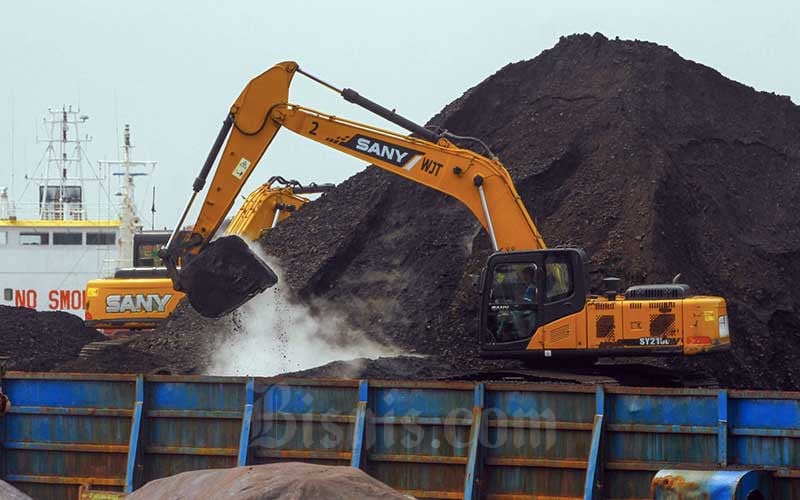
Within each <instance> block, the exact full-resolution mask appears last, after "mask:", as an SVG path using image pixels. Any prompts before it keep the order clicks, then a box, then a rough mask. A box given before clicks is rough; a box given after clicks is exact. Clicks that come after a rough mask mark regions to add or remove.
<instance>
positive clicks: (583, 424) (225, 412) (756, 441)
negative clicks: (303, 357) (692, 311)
mask: <svg viewBox="0 0 800 500" xmlns="http://www.w3.org/2000/svg"><path fill="white" fill-rule="evenodd" d="M2 382H3V390H4V391H5V392H6V393H8V395H9V397H10V398H11V401H12V404H13V406H12V409H11V412H10V413H9V414H7V415H6V416H5V417H3V418H2V420H0V433H1V434H0V441H2V450H1V451H0V453H1V454H0V467H1V469H0V473H1V474H2V478H3V479H4V480H6V481H9V482H11V483H12V484H14V485H15V486H17V487H18V488H20V489H22V490H23V491H26V492H28V493H29V494H31V495H32V496H34V497H35V498H53V499H55V498H77V497H78V488H79V486H80V485H82V484H90V485H92V486H93V487H94V488H95V489H102V490H116V491H131V490H133V489H135V488H137V487H139V486H141V485H142V484H144V483H145V482H147V481H150V480H152V479H156V478H160V477H165V476H169V475H172V474H176V473H178V472H182V471H186V470H192V469H202V468H210V467H232V466H236V465H245V464H257V463H269V462H277V461H286V460H295V461H297V460H300V461H309V462H317V463H325V464H339V465H347V464H350V465H353V466H356V467H361V468H363V469H364V470H366V471H367V472H368V473H370V474H371V475H373V476H375V477H376V478H378V479H380V480H381V481H383V482H385V483H387V484H389V485H390V486H393V487H394V488H397V489H399V490H403V491H406V492H408V493H410V494H413V495H414V496H417V497H419V498H470V499H474V498H490V499H498V500H512V499H517V498H559V499H567V498H613V499H623V498H624V499H635V498H649V497H650V481H651V479H652V478H653V476H654V475H655V473H656V472H657V471H658V470H660V469H705V470H710V469H761V468H765V469H768V470H769V471H770V473H771V474H772V475H773V476H774V481H773V483H774V484H773V492H775V493H776V497H777V498H782V499H783V498H785V499H800V394H798V393H779V392H751V391H730V392H728V391H718V390H696V389H691V390H689V389H649V388H648V389H644V388H625V387H613V386H611V387H600V386H598V387H594V386H565V385H555V384H552V385H551V384H514V383H487V384H483V383H477V384H476V383H467V382H452V383H450V382H448V383H442V382H402V381H366V380H362V381H358V380H310V379H293V380H292V379H280V378H255V379H253V378H235V377H173V376H136V375H69V374H47V373H15V372H12V373H9V374H7V376H6V378H4V379H3V381H2Z"/></svg>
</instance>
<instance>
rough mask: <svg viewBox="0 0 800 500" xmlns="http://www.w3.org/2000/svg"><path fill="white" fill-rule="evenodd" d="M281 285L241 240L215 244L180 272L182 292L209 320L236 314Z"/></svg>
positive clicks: (233, 238)
mask: <svg viewBox="0 0 800 500" xmlns="http://www.w3.org/2000/svg"><path fill="white" fill-rule="evenodd" d="M277 282H278V276H277V275H276V274H275V272H274V271H273V270H272V269H270V267H269V266H268V265H267V264H266V263H265V262H264V261H263V260H261V259H260V258H259V257H258V256H257V255H256V254H255V253H253V251H252V250H250V248H249V247H248V246H247V243H245V242H244V240H242V239H241V238H239V237H238V236H226V237H224V238H219V239H217V240H214V241H212V242H211V243H209V245H208V246H207V247H206V248H205V249H203V251H201V252H200V253H199V254H197V255H196V256H194V257H193V258H192V259H191V260H190V261H189V262H188V263H187V264H185V265H184V266H183V268H182V269H181V271H180V283H181V289H182V290H183V291H184V292H185V293H186V296H187V297H188V298H189V303H190V304H192V307H193V308H194V309H195V310H196V311H197V312H199V313H200V314H202V315H203V316H205V317H207V318H218V317H220V316H223V315H225V314H228V313H229V312H231V311H233V310H234V309H236V308H237V307H239V306H240V305H242V304H244V303H245V302H247V301H248V300H250V299H251V298H253V297H254V296H255V295H258V294H259V293H261V292H263V291H264V290H266V289H267V288H269V287H271V286H273V285H275V284H276V283H277Z"/></svg>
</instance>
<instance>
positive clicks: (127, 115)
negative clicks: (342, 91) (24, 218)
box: [0, 0, 800, 227]
mask: <svg viewBox="0 0 800 500" xmlns="http://www.w3.org/2000/svg"><path fill="white" fill-rule="evenodd" d="M798 5H800V3H798V2H796V1H785V2H763V1H762V2H752V1H699V0H695V1H686V2H679V1H665V2H642V1H641V0H639V1H616V2H613V1H603V2H598V1H584V2H569V1H561V2H537V1H499V0H496V1H493V2H486V1H481V2H479V1H471V0H462V1H450V0H437V1H430V0H428V1H413V0H408V1H406V2H380V1H375V0H372V1H348V0H342V1H339V2H329V1H298V0H296V1H293V2H270V1H266V0H248V1H235V2H211V1H206V2H203V1H200V0H193V1H164V0H159V1H155V0H135V1H126V2H120V1H110V0H106V1H101V0H96V1H86V0H83V1H82V0H72V1H69V2H67V1H55V0H53V1H36V0H29V1H20V0H14V1H10V0H5V1H4V2H3V4H2V7H3V9H2V19H0V63H1V66H0V67H2V73H1V74H0V185H7V186H10V185H11V184H12V178H11V172H12V168H13V171H14V173H15V178H14V182H13V188H14V189H13V191H14V192H13V193H12V194H13V195H14V196H15V197H17V198H18V197H19V196H20V194H21V193H22V190H23V188H24V184H25V182H24V178H23V176H24V175H25V174H26V173H28V174H30V173H32V172H33V170H34V168H35V167H36V164H37V163H38V162H39V160H40V158H41V156H42V153H43V145H42V144H37V143H36V128H37V124H39V123H40V122H41V119H42V117H43V116H44V115H45V113H46V111H47V108H48V107H53V108H55V107H59V108H60V107H61V105H64V104H67V105H69V104H72V105H74V106H78V105H79V106H80V108H81V111H82V112H83V113H84V114H87V115H89V116H90V117H91V118H90V120H89V121H88V122H87V124H86V126H85V128H84V132H86V133H89V134H90V135H91V136H92V137H93V141H92V142H91V143H90V144H88V145H87V152H88V156H89V158H90V160H91V161H92V162H97V161H98V160H103V159H109V160H111V159H116V158H117V157H118V144H119V143H120V140H121V139H120V137H119V134H121V132H122V126H123V124H125V123H130V124H131V127H132V129H133V142H134V144H135V146H136V150H135V158H136V159H140V160H156V161H158V166H157V168H156V170H155V172H154V174H153V176H152V177H149V178H146V179H143V180H140V182H139V187H138V189H137V196H138V199H137V201H138V202H139V205H140V208H143V209H144V210H145V213H143V214H142V215H143V219H144V220H146V221H147V225H148V226H149V213H146V211H147V210H149V207H150V186H152V185H153V184H154V183H155V184H156V185H157V186H158V193H157V199H156V204H157V209H158V214H157V216H156V225H157V226H162V227H163V226H170V227H171V226H172V225H174V223H175V222H176V220H177V218H178V215H179V212H180V210H181V209H182V207H183V206H184V204H185V202H186V200H188V197H189V194H190V190H191V183H192V180H193V179H194V177H195V176H196V174H197V171H198V170H199V168H200V166H201V165H202V162H203V160H204V159H205V157H206V155H207V153H208V150H209V148H210V146H211V143H212V142H213V140H214V137H215V135H216V133H217V130H218V128H219V126H220V123H221V120H222V119H223V118H224V116H225V113H226V112H227V110H228V108H229V107H230V104H231V103H232V102H233V100H234V99H235V98H236V97H237V95H238V94H239V92H240V91H241V89H242V88H243V87H244V85H245V84H246V83H247V81H248V80H249V79H250V78H252V77H253V76H255V75H257V74H258V73H260V72H262V71H264V70H265V69H267V68H269V67H270V66H272V65H273V64H275V63H276V62H279V61H284V60H295V61H298V62H299V63H300V65H301V66H302V67H303V68H304V69H306V70H307V71H310V72H312V73H314V74H316V75H318V76H320V77H322V78H323V79H326V80H328V81H330V82H332V83H334V84H336V85H338V86H340V87H351V88H354V89H356V90H358V91H359V92H361V93H362V95H365V96H367V97H369V98H371V99H373V100H376V101H378V102H380V103H382V104H384V105H385V106H387V107H389V108H397V111H398V112H399V113H401V114H404V115H406V116H408V117H409V118H412V119H413V120H415V121H418V122H425V121H426V120H427V119H428V118H430V117H431V116H432V115H434V114H435V113H436V112H437V111H439V110H440V109H441V108H442V107H443V106H444V105H445V104H447V103H449V102H450V101H452V100H453V99H455V98H456V97H458V96H459V95H461V93H462V92H463V91H464V90H466V89H468V88H469V87H471V86H473V85H475V84H476V83H478V82H480V81H481V80H483V79H484V78H486V77H487V76H489V75H490V74H492V73H494V72H495V71H496V70H497V69H499V68H500V67H502V66H503V65H505V64H507V63H509V62H515V61H519V60H523V59H530V58H533V57H535V56H536V55H537V54H539V53H540V52H541V51H542V50H544V49H547V48H549V47H552V46H553V45H554V44H555V43H556V42H557V41H558V38H559V36H561V35H567V34H572V33H582V32H588V33H594V32H597V31H599V32H601V33H603V34H605V35H606V36H608V37H609V38H613V37H615V36H619V37H620V38H626V39H640V40H648V41H653V42H656V43H659V44H664V45H668V46H669V47H671V48H673V49H674V50H676V51H677V52H678V53H679V54H680V55H681V56H683V57H685V58H688V59H692V60H694V61H697V62H700V63H702V64H705V65H707V66H711V67H713V68H715V69H717V70H718V71H720V72H721V73H722V74H724V75H725V76H727V77H729V78H732V79H734V80H737V81H740V82H742V83H745V84H747V85H751V86H753V87H755V88H756V89H758V90H766V91H772V92H776V93H779V94H784V95H789V96H792V97H793V100H794V102H795V103H797V102H798V96H800V69H799V68H800V66H799V65H800V57H799V56H798V49H800V29H798V28H800V26H798V19H800V16H798V14H800V7H798ZM290 100H291V101H292V102H294V103H298V104H303V105H306V106H310V107H312V108H316V109H320V110H322V111H326V112H330V113H331V114H336V115H339V116H345V117H349V118H353V119H356V120H359V121H364V122H367V123H370V124H375V125H379V126H384V127H385V126H386V123H385V122H383V121H382V120H381V119H379V118H377V117H373V116H371V115H369V114H367V113H366V112H363V111H360V110H359V109H358V108H355V107H354V106H352V105H350V104H347V103H345V102H343V101H342V100H341V98H339V97H338V96H336V95H335V94H333V93H331V92H330V91H327V90H324V89H322V88H321V87H318V86H315V85H314V84H311V83H310V82H308V81H307V80H305V79H302V78H295V80H294V84H293V88H292V93H291V96H290ZM388 128H391V127H388ZM39 130H40V131H39V135H40V136H42V135H44V134H43V129H41V128H40V129H39ZM12 137H13V141H12ZM12 142H13V147H12ZM364 166H365V164H363V163H361V162H359V161H358V160H355V159H352V158H349V157H347V156H345V155H343V154H341V153H338V152H336V151H333V150H331V149H328V148H324V147H323V146H320V145H318V144H315V143H312V142H310V141H306V140H304V139H301V138H298V137H297V136H294V135H293V134H292V133H291V132H288V131H282V132H281V133H279V134H278V137H277V139H276V140H275V142H274V143H273V146H272V147H271V148H270V150H269V151H268V152H267V154H266V155H265V156H264V158H263V160H262V163H261V164H260V166H259V168H258V169H257V170H256V171H255V172H254V173H253V175H252V176H251V178H250V182H249V183H248V185H247V186H245V189H244V190H243V193H244V194H246V193H248V192H249V191H250V190H252V189H253V188H255V186H257V185H258V184H260V183H262V182H265V181H266V179H267V178H268V177H269V176H271V175H275V174H280V175H283V176H285V177H293V178H297V179H299V180H301V181H303V182H310V181H317V182H340V181H342V180H344V179H346V178H347V177H350V176H351V175H353V174H355V173H356V172H358V171H360V170H361V169H363V168H364ZM28 194H33V193H32V190H31V189H29V190H28ZM95 196H96V195H95ZM26 198H27V201H34V199H32V198H29V197H28V195H26ZM94 201H95V202H96V200H94Z"/></svg>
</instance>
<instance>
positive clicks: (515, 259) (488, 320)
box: [161, 62, 730, 358]
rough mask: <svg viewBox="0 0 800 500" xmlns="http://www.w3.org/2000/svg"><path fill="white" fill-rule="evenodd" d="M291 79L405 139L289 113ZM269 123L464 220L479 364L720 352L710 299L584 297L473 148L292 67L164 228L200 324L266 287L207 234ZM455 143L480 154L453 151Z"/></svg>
mask: <svg viewBox="0 0 800 500" xmlns="http://www.w3.org/2000/svg"><path fill="white" fill-rule="evenodd" d="M298 74H299V75H303V76H305V77H308V78H310V79H311V80H313V81H315V82H317V83H319V84H321V85H323V86H324V87H327V88H328V89H330V90H333V91H334V92H336V93H338V94H339V95H341V96H342V97H343V98H344V99H345V100H347V101H349V102H351V103H353V104H356V105H358V106H361V107H363V108H365V109H367V110H369V111H371V112H373V113H375V114H377V115H378V116H380V117H382V118H384V119H386V120H388V121H390V122H392V123H394V124H395V125H398V126H400V127H402V128H404V129H406V130H408V131H409V132H411V133H412V135H410V136H407V135H403V134H399V133H395V132H392V131H388V130H383V129H380V128H376V127H373V126H370V125H365V124H362V123H357V122H354V121H350V120H346V119H344V118H340V117H338V116H333V115H329V114H326V113H323V112H320V111H316V110H313V109H310V108H306V107H304V106H300V105H296V104H291V103H289V101H288V97H289V87H290V83H291V81H292V78H293V77H294V76H295V75H298ZM281 127H283V128H287V129H289V130H291V131H292V132H295V133H297V134H299V135H300V136H302V137H304V138H306V139H310V140H312V141H316V142H318V143H320V144H322V145H325V146H328V147H330V148H333V149H336V150H338V151H341V152H343V153H345V154H348V155H350V156H353V157H355V158H358V159H360V160H363V161H366V162H370V163H372V164H373V165H375V166H377V167H379V168H382V169H384V170H386V171H389V172H392V173H394V174H397V175H399V176H401V177H404V178H406V179H409V180H412V181H414V182H417V183H420V184H423V185H425V186H428V187H430V188H432V189H435V190H437V191H440V192H442V193H445V194H447V195H450V196H452V197H454V198H456V199H457V200H459V201H460V202H461V203H463V204H464V205H465V206H466V207H467V208H468V209H469V210H470V212H472V214H473V215H474V216H475V218H476V219H477V220H478V221H479V222H480V224H481V225H482V226H483V228H484V229H485V230H486V232H487V233H488V235H489V238H490V240H491V244H492V247H493V249H494V253H493V254H492V255H491V256H490V257H489V258H488V261H487V263H486V267H485V269H484V270H483V273H482V276H481V280H480V290H481V298H480V311H481V312H480V323H479V333H478V341H479V344H480V352H481V354H482V355H483V356H486V357H506V358H517V357H535V356H544V357H551V356H552V357H558V356H576V355H581V354H583V355H589V356H605V355H611V356H617V355H652V354H668V353H671V354H675V353H681V354H686V355H689V354H696V353H700V352H711V351H721V350H725V349H728V348H730V336H729V327H728V315H727V310H726V303H725V300H724V299H723V298H721V297H715V296H698V295H693V294H692V293H691V292H690V290H689V287H688V286H687V285H684V284H674V283H669V284H656V285H640V286H632V287H629V288H627V289H625V290H622V289H621V287H620V284H619V280H618V279H615V278H607V279H606V280H604V290H603V292H602V293H600V294H597V295H593V294H592V293H591V292H590V289H589V282H588V277H587V272H586V266H587V260H586V255H585V253H584V252H583V251H582V250H580V249H577V248H550V249H549V248H547V247H546V245H545V242H544V240H543V239H542V236H541V235H540V234H539V231H538V230H537V228H536V226H535V225H534V223H533V220H532V219H531V216H530V215H529V214H528V211H527V210H526V208H525V205H524V204H523V202H522V199H521V198H520V196H519V194H518V193H517V190H516V188H515V187H514V183H513V181H512V179H511V176H510V175H509V173H508V171H507V170H506V169H505V168H504V167H503V165H502V164H501V163H500V161H499V160H498V159H497V158H496V157H495V156H494V155H493V154H492V153H491V151H490V150H489V148H488V147H487V146H486V145H485V144H484V143H483V142H481V141H480V140H478V139H475V138H470V137H460V136H457V135H455V134H452V133H449V132H447V131H434V130H431V129H428V128H425V127H423V126H420V125H418V124H416V123H414V122H412V121H411V120H408V119H406V118H404V117H402V116H400V115H398V114H397V113H396V112H395V111H393V110H389V109H387V108H385V107H383V106H381V105H379V104H377V103H375V102H373V101H371V100H369V99H367V98H365V97H363V96H361V95H360V94H359V93H358V92H356V91H354V90H352V89H339V88H337V87H335V86H333V85H331V84H329V83H327V82H325V81H323V80H321V79H320V78H317V77H316V76H314V75H312V74H310V73H308V72H306V71H304V70H303V69H301V68H300V67H299V66H298V64H297V63H295V62H283V63H280V64H277V65H276V66H274V67H272V68H271V69H269V70H268V71H266V72H264V73H262V74H261V75H259V76H257V77H256V78H254V79H253V80H251V81H250V83H249V84H248V85H247V87H245V89H244V90H243V91H242V93H241V95H239V97H238V98H237V99H236V101H235V102H234V103H233V106H231V108H230V111H229V112H228V114H227V115H226V117H225V120H224V121H223V125H222V128H221V130H220V131H219V134H218V135H217V138H216V140H215V142H214V145H213V146H212V148H211V151H210V153H209V155H208V158H207V159H206V162H205V164H204V165H203V167H202V169H201V171H200V174H199V175H198V177H197V178H196V179H195V181H194V185H193V194H192V196H191V198H190V200H189V202H188V204H187V206H186V210H185V211H184V212H183V215H182V217H181V220H180V222H179V224H178V225H177V226H176V227H180V226H181V225H182V224H183V222H184V220H185V218H186V215H187V213H188V211H189V208H190V207H191V206H192V204H193V202H194V200H195V199H196V197H197V195H198V193H199V192H200V191H201V190H202V189H203V187H204V185H205V183H206V179H207V177H208V174H209V173H210V171H211V169H212V166H213V164H214V163H215V160H216V158H217V156H218V155H219V152H220V150H221V149H222V145H223V142H225V139H226V138H227V143H226V144H225V148H224V151H223V152H222V156H221V157H220V160H219V163H218V165H217V168H216V170H215V173H214V176H213V179H212V181H211V185H210V187H209V189H208V191H207V193H206V196H205V199H204V201H203V205H202V207H201V209H200V213H199V215H198V218H197V221H196V223H195V224H194V225H193V230H192V231H191V232H186V233H178V232H177V231H176V232H174V233H173V234H172V236H171V238H170V240H169V242H168V244H167V246H166V247H165V248H164V249H162V251H161V257H162V259H163V261H164V264H165V265H166V267H167V269H168V270H169V273H170V274H169V275H170V277H171V279H172V281H173V284H174V287H175V289H176V290H182V291H183V292H185V293H186V294H187V296H188V298H189V301H190V302H191V304H192V305H193V306H194V308H195V309H196V310H198V311H199V312H200V313H201V314H203V315H205V316H209V317H216V316H221V315H223V314H226V313H228V312H230V311H232V310H233V309H235V308H237V307H238V306H240V305H241V304H242V303H244V302H245V301H247V300H249V299H250V298H251V297H253V296H254V295H256V294H258V293H260V292H261V291H263V290H265V289H266V288H268V287H270V286H272V285H274V284H275V283H276V282H277V277H276V276H275V274H274V273H273V272H272V270H271V269H269V267H268V266H266V264H265V263H264V262H263V261H261V260H260V259H259V258H258V257H257V256H256V255H255V254H253V253H252V252H251V251H250V250H249V249H248V248H247V246H246V245H245V244H244V242H242V241H241V240H239V239H238V238H235V237H226V238H219V239H217V240H214V241H212V238H213V237H214V234H215V233H216V231H217V230H218V228H219V226H220V224H221V222H222V221H223V219H224V218H225V214H226V213H227V212H228V211H229V210H230V208H231V205H232V204H233V201H234V199H235V197H236V196H237V194H238V193H239V191H240V190H241V189H242V186H243V184H244V183H245V181H247V178H248V177H249V176H250V175H251V174H252V172H253V170H254V169H255V167H256V166H257V165H258V163H259V161H260V160H261V157H262V155H263V154H264V152H265V150H266V149H267V147H269V145H270V144H271V143H272V140H273V138H274V137H275V135H276V134H277V132H278V130H280V128H281ZM466 142H471V143H472V144H474V145H475V147H476V149H477V148H481V149H480V150H481V151H483V152H485V153H486V155H487V156H484V155H482V154H479V153H476V152H474V151H472V150H469V149H466V148H463V147H461V146H459V145H458V144H464V143H466ZM181 263H182V264H183V265H182V267H179V264H181Z"/></svg>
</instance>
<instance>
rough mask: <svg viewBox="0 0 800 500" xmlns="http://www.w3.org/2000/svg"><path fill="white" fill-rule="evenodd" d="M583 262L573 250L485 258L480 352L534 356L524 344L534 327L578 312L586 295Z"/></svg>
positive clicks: (580, 256)
mask: <svg viewBox="0 0 800 500" xmlns="http://www.w3.org/2000/svg"><path fill="white" fill-rule="evenodd" d="M585 260H586V256H585V254H584V252H583V251H582V250H580V249H576V248H564V249H547V250H534V251H527V252H498V253H495V254H493V255H492V256H491V257H489V260H488V262H487V265H486V268H485V269H484V274H483V276H482V279H481V283H482V297H481V315H480V346H481V353H482V354H483V355H484V356H487V357H492V356H498V357H504V356H507V355H508V353H509V352H511V351H513V352H517V353H519V352H526V353H531V354H533V353H534V352H536V351H531V350H529V344H530V342H531V339H532V338H533V336H534V334H535V333H536V332H537V331H538V330H539V329H540V328H542V327H543V326H544V325H546V324H548V323H551V322H553V321H554V320H556V319H559V318H563V317H565V316H568V315H570V314H575V313H577V312H580V311H581V310H582V309H583V307H584V304H585V301H586V295H587V291H588V285H587V278H586V273H585V266H584V261H585ZM540 352H541V351H540Z"/></svg>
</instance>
